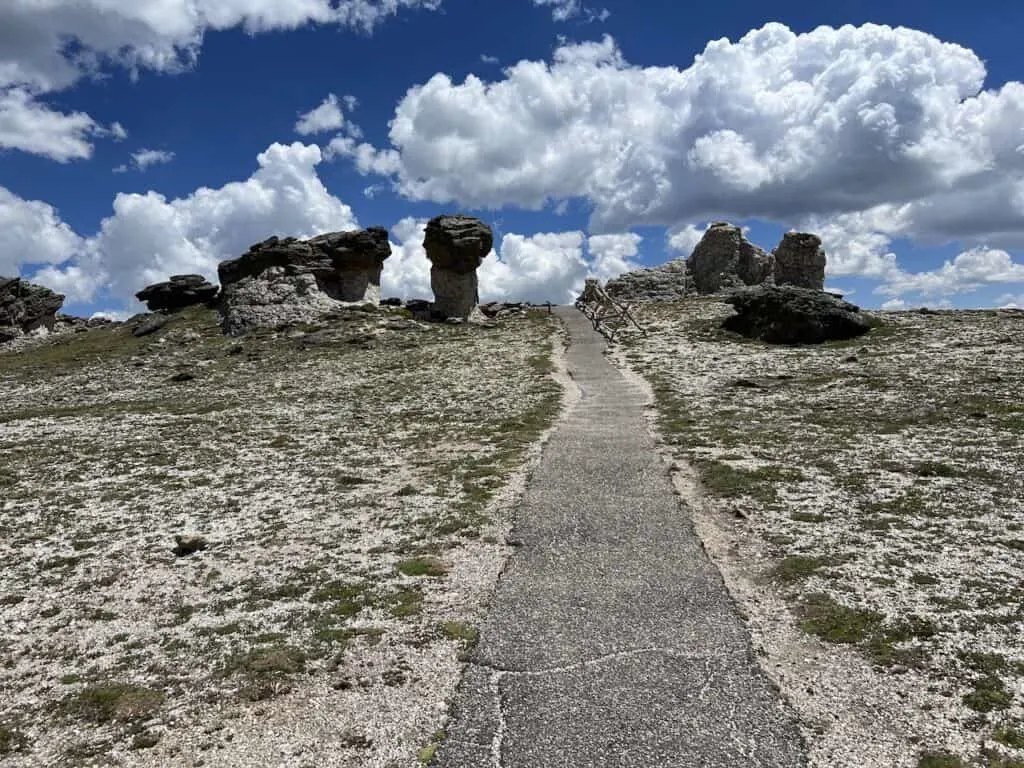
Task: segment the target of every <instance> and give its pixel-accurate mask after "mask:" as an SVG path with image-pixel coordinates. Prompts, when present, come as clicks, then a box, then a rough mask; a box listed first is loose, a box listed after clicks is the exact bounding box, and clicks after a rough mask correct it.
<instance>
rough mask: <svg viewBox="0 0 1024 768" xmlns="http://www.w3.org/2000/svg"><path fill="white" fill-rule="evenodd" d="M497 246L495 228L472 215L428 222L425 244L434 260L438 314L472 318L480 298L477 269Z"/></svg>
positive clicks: (433, 286)
mask: <svg viewBox="0 0 1024 768" xmlns="http://www.w3.org/2000/svg"><path fill="white" fill-rule="evenodd" d="M493 245H494V235H493V233H492V232H491V228H490V227H489V226H487V225H486V224H484V223H483V222H482V221H480V219H477V218H474V217H472V216H437V217H435V218H433V219H431V220H430V221H429V222H427V230H426V234H425V236H424V238H423V247H424V248H425V249H426V251H427V258H428V259H430V263H431V267H430V287H431V289H432V290H433V291H434V306H433V311H434V312H435V313H436V314H438V315H442V316H444V317H452V318H463V319H465V318H467V317H469V315H470V313H471V312H472V311H473V309H474V308H476V305H477V303H478V301H479V283H478V280H477V275H476V270H477V269H478V268H479V266H480V264H481V263H483V260H484V257H485V256H486V255H487V254H488V253H490V252H491V246H493Z"/></svg>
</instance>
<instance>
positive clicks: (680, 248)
mask: <svg viewBox="0 0 1024 768" xmlns="http://www.w3.org/2000/svg"><path fill="white" fill-rule="evenodd" d="M706 231H707V227H705V228H704V229H698V228H697V227H696V226H695V225H693V224H686V225H685V226H683V227H682V228H681V229H676V230H674V231H670V232H669V233H668V241H667V245H668V249H669V250H670V251H675V252H676V253H678V254H679V255H680V256H689V255H690V254H691V253H693V249H694V248H696V247H697V243H699V242H700V239H701V238H702V237H704V233H705V232H706Z"/></svg>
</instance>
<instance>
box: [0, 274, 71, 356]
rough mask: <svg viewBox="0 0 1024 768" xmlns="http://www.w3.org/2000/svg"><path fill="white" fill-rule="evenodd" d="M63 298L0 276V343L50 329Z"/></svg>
mask: <svg viewBox="0 0 1024 768" xmlns="http://www.w3.org/2000/svg"><path fill="white" fill-rule="evenodd" d="M63 304H64V296H63V295H61V294H59V293H54V292H53V291H51V290H50V289H49V288H44V287H43V286H41V285H35V284H34V283H30V282H28V281H26V280H22V279H21V278H18V277H0V344H3V343H4V342H7V341H11V340H12V339H16V338H18V337H19V336H21V335H23V334H26V333H31V332H32V331H35V330H36V329H38V328H46V330H48V331H49V330H52V329H53V326H54V323H56V322H57V310H59V309H60V308H61V307H62V306H63Z"/></svg>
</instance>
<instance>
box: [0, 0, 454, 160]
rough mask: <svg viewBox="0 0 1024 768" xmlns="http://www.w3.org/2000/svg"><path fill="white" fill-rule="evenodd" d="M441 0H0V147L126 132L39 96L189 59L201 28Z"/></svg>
mask: <svg viewBox="0 0 1024 768" xmlns="http://www.w3.org/2000/svg"><path fill="white" fill-rule="evenodd" d="M439 6H440V0H246V1H245V2H242V1H241V0H159V1H157V2H150V1H149V0H145V1H141V2H127V1H126V2H119V1H117V0H3V2H2V3H0V149H17V150H20V151H23V152H29V153H32V154H37V155H42V156H44V157H50V158H52V159H54V160H58V161H61V162H65V161H67V160H73V159H84V158H88V157H90V156H91V154H92V143H91V139H92V138H95V137H98V136H102V135H111V134H112V135H114V136H115V138H116V137H117V136H118V134H119V133H122V134H123V129H122V128H121V126H120V125H119V124H114V126H111V128H110V129H104V128H102V127H101V126H99V125H98V124H97V123H96V121H95V120H94V119H93V118H92V117H90V116H89V115H85V114H82V113H69V114H64V113H61V112H58V111H56V110H54V109H53V108H51V107H48V106H46V105H45V104H44V103H43V102H41V101H40V98H41V97H43V96H44V95H45V94H47V93H52V92H55V91H60V90H63V89H65V88H68V87H70V86H72V85H74V84H75V83H76V82H77V81H78V80H79V79H80V78H81V77H83V76H87V75H91V74H94V73H96V72H100V71H102V70H103V69H104V68H107V67H110V66H115V67H125V68H128V69H129V70H130V71H132V72H137V71H139V70H141V69H151V70H155V71H160V72H177V71H181V70H183V69H185V68H188V67H189V66H191V65H193V64H194V63H195V61H196V60H197V58H198V56H199V51H200V48H201V46H202V42H203V36H204V35H205V34H206V33H208V32H212V31H216V30H224V29H231V28H234V27H239V26H240V27H243V28H244V29H245V30H246V31H247V32H249V33H251V34H255V33H260V32H267V31H272V30H288V29H295V28H298V27H302V26H305V25H308V24H312V23H316V24H334V25H339V26H344V27H355V28H359V29H362V30H366V31H369V30H372V29H373V28H374V27H375V26H377V25H378V24H379V23H381V22H382V21H383V20H384V19H386V18H387V17H389V16H393V15H395V14H397V13H399V12H401V11H403V10H407V9H414V8H421V9H428V10H434V9H437V8H438V7H439Z"/></svg>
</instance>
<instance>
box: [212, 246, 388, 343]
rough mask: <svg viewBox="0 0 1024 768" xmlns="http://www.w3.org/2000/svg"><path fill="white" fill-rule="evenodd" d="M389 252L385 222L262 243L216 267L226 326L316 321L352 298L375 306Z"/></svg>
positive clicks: (232, 329) (239, 328)
mask: <svg viewBox="0 0 1024 768" xmlns="http://www.w3.org/2000/svg"><path fill="white" fill-rule="evenodd" d="M390 255H391V244H390V243H389V242H388V233H387V230H385V229H384V228H383V227H370V228H368V229H360V230H353V231H349V232H329V233H327V234H323V235H317V236H316V237H313V238H310V239H309V240H299V239H298V238H294V237H286V238H283V239H281V238H277V237H271V238H269V239H268V240H264V241H263V242H261V243H257V244H256V245H254V246H252V247H251V248H250V249H249V250H248V251H247V252H246V253H244V254H242V255H241V256H240V257H238V258H237V259H231V260H229V261H223V262H221V263H220V265H219V266H218V267H217V274H218V276H219V278H220V284H221V311H222V312H223V314H224V330H225V331H226V332H227V333H229V334H233V335H234V334H239V333H244V332H246V331H247V330H249V329H250V328H252V327H257V326H277V325H281V324H283V323H301V322H313V321H316V320H317V319H319V318H321V317H322V316H323V315H325V314H328V313H330V312H333V311H335V310H337V309H339V308H340V307H343V306H345V305H347V304H373V305H374V306H376V305H377V304H378V303H379V302H380V275H381V271H382V269H383V267H384V260H385V259H387V258H388V256H390Z"/></svg>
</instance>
